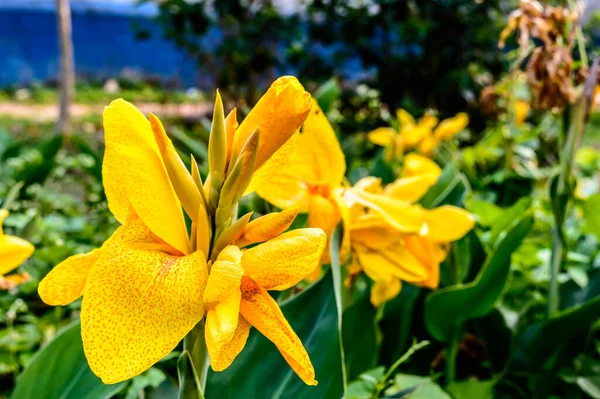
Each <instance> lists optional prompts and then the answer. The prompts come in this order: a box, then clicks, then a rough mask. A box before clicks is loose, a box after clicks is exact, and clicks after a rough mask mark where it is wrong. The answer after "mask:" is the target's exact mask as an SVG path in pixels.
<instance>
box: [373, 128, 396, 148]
mask: <svg viewBox="0 0 600 399" xmlns="http://www.w3.org/2000/svg"><path fill="white" fill-rule="evenodd" d="M397 135H398V132H396V131H395V130H394V129H392V128H391V127H378V128H377V129H375V130H372V131H370V132H369V134H368V137H369V141H370V142H371V143H373V144H376V145H380V146H382V147H387V146H389V145H391V144H392V143H393V142H394V139H395V137H396V136H397Z"/></svg>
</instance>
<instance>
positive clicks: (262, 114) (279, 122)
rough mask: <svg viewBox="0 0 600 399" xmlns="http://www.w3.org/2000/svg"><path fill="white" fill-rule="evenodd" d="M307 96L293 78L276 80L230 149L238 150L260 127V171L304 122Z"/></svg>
mask: <svg viewBox="0 0 600 399" xmlns="http://www.w3.org/2000/svg"><path fill="white" fill-rule="evenodd" d="M310 107H311V97H310V94H309V93H307V92H306V91H305V90H304V87H302V85H301V84H300V82H298V79H296V78H295V77H293V76H284V77H281V78H279V79H277V80H276V81H275V82H273V84H272V85H271V87H270V88H269V90H267V92H266V93H265V95H264V96H263V97H262V98H261V99H260V100H259V101H258V103H257V104H256V105H255V106H254V108H253V109H252V110H251V111H250V113H249V114H248V116H246V118H245V119H244V120H243V121H242V123H241V124H240V126H239V127H238V129H237V131H236V133H235V138H234V141H233V148H235V149H238V150H239V149H241V148H242V146H243V145H244V143H245V142H246V140H247V139H248V137H250V134H252V132H254V130H255V129H256V128H257V127H260V142H259V147H258V154H257V155H256V167H255V169H258V168H259V167H261V166H262V165H263V164H264V163H265V162H266V161H267V159H269V158H270V157H271V155H273V154H274V153H275V151H277V150H278V149H279V148H280V147H281V146H282V145H283V144H284V143H285V142H286V141H287V140H288V139H289V138H290V137H291V136H292V135H293V134H294V132H296V131H297V130H298V128H299V127H300V125H302V123H303V122H304V120H305V119H306V117H307V115H308V112H309V111H310Z"/></svg>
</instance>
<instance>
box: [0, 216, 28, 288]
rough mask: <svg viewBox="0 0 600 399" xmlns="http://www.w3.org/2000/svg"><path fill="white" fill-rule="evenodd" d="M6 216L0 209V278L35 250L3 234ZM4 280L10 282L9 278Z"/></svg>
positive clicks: (25, 243)
mask: <svg viewBox="0 0 600 399" xmlns="http://www.w3.org/2000/svg"><path fill="white" fill-rule="evenodd" d="M7 216H8V211H7V210H6V209H0V277H2V276H4V275H5V274H6V273H9V272H11V271H13V270H14V269H16V268H17V267H19V266H20V265H21V264H22V263H23V262H25V261H26V260H27V258H29V257H30V256H31V255H32V254H33V251H34V249H35V248H34V247H33V245H31V243H29V242H28V241H25V240H23V239H22V238H19V237H15V236H10V235H8V234H4V230H3V229H2V224H3V223H4V219H6V217H7ZM5 279H9V280H10V276H7V277H5ZM12 286H14V285H11V287H12ZM7 287H8V286H7Z"/></svg>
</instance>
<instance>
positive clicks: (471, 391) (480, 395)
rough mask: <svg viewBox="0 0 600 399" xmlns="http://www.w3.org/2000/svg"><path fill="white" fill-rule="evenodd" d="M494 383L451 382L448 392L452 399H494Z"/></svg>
mask: <svg viewBox="0 0 600 399" xmlns="http://www.w3.org/2000/svg"><path fill="white" fill-rule="evenodd" d="M495 383H496V381H491V380H489V381H481V380H476V379H470V380H467V381H459V382H453V383H451V384H450V385H448V388H447V389H448V392H450V393H451V394H452V396H453V397H454V399H489V398H493V397H494V384H495Z"/></svg>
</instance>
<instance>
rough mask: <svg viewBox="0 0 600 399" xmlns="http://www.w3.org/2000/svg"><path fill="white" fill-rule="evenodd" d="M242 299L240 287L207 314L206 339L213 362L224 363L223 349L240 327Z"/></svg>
mask: <svg viewBox="0 0 600 399" xmlns="http://www.w3.org/2000/svg"><path fill="white" fill-rule="evenodd" d="M241 298H242V293H241V292H240V288H239V285H238V288H237V289H236V290H233V291H231V292H230V293H229V295H228V296H227V297H226V298H224V299H223V301H222V302H219V303H218V304H216V305H215V306H214V307H212V308H210V309H208V311H207V313H206V327H205V337H206V346H207V348H208V354H209V355H210V358H211V360H213V359H215V360H219V362H220V363H223V361H222V360H220V358H221V357H222V356H221V353H222V351H223V348H224V346H225V345H227V344H228V343H229V342H230V341H231V340H232V339H233V336H234V335H235V333H236V330H237V327H238V319H239V315H240V300H241ZM232 360H233V359H232ZM214 367H215V365H213V368H214ZM221 370H222V369H221Z"/></svg>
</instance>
